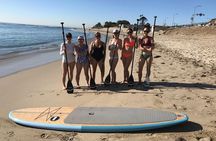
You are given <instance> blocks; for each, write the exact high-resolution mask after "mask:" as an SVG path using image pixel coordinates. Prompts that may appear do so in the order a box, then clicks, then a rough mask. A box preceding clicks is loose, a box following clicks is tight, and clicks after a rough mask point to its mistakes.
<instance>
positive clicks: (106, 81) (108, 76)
mask: <svg viewBox="0 0 216 141" xmlns="http://www.w3.org/2000/svg"><path fill="white" fill-rule="evenodd" d="M120 32H121V25H120V28H119V36H120ZM115 53H116V52H114V53H113V56H112V58H114V56H115ZM113 60H114V59H112V62H111V66H110V70H109V73H108V75H107V77H106V78H105V81H104V84H105V85H107V84H109V83H110V79H111V78H110V73H111V70H112V65H113Z"/></svg>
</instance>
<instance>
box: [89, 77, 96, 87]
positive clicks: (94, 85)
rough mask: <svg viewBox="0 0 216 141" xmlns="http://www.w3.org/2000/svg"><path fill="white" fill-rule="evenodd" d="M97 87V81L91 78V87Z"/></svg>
mask: <svg viewBox="0 0 216 141" xmlns="http://www.w3.org/2000/svg"><path fill="white" fill-rule="evenodd" d="M95 88H96V83H95V81H94V79H93V78H91V79H90V89H95Z"/></svg>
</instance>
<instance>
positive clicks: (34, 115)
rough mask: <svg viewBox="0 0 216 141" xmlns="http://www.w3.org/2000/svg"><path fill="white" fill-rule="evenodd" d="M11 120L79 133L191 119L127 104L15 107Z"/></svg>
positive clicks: (149, 126)
mask: <svg viewBox="0 0 216 141" xmlns="http://www.w3.org/2000/svg"><path fill="white" fill-rule="evenodd" d="M9 119H11V120H12V121H14V122H16V123H17V124H21V125H24V126H29V127H34V128H44V129H51V130H62V131H77V132H132V131H133V132H134V131H142V130H150V129H157V128H163V127H168V126H173V125H176V124H180V123H184V122H186V121H188V117H187V115H185V114H180V113H171V112H166V111H161V110H155V109H142V108H123V107H77V108H73V107H43V108H26V109H19V110H14V111H11V112H10V113H9Z"/></svg>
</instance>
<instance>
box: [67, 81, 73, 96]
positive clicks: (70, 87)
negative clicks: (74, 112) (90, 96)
mask: <svg viewBox="0 0 216 141" xmlns="http://www.w3.org/2000/svg"><path fill="white" fill-rule="evenodd" d="M73 91H74V87H73V84H72V83H71V81H70V80H68V82H67V93H68V94H71V93H73Z"/></svg>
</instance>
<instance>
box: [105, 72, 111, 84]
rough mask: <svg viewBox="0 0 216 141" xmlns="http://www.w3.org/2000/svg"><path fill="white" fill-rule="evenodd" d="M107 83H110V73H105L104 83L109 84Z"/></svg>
mask: <svg viewBox="0 0 216 141" xmlns="http://www.w3.org/2000/svg"><path fill="white" fill-rule="evenodd" d="M109 83H110V74H108V75H107V77H106V78H105V81H104V84H109Z"/></svg>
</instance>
